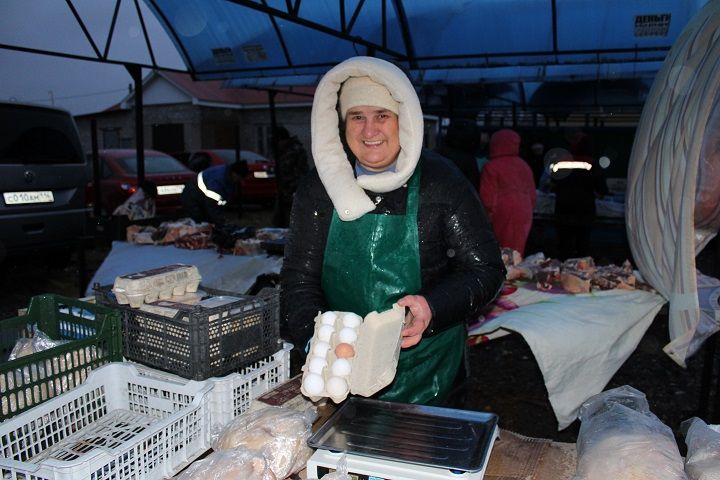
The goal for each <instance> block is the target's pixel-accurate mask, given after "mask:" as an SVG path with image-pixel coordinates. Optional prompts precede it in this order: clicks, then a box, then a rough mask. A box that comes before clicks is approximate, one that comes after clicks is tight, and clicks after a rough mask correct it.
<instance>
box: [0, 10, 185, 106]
mask: <svg viewBox="0 0 720 480" xmlns="http://www.w3.org/2000/svg"><path fill="white" fill-rule="evenodd" d="M139 3H140V5H141V9H142V10H143V16H144V18H145V20H146V22H147V28H148V30H149V32H150V38H151V42H152V44H153V48H154V54H155V57H156V59H157V61H158V63H160V65H161V66H168V67H172V68H182V69H184V66H183V64H182V61H181V59H180V56H179V55H178V54H177V52H176V51H175V48H174V46H173V45H172V43H171V42H170V41H169V40H168V39H167V36H165V34H164V32H163V30H162V27H160V25H159V24H157V23H156V21H155V19H154V16H153V15H152V13H150V12H149V11H148V10H147V9H146V7H145V4H144V2H139ZM73 5H75V8H76V9H77V10H78V13H79V15H80V16H81V18H83V20H84V21H85V23H86V25H87V28H88V30H89V32H90V34H91V35H92V37H93V39H94V40H95V42H96V43H97V44H98V45H99V46H100V48H101V50H102V49H103V47H102V45H105V39H106V38H107V32H108V31H109V25H110V19H111V18H112V13H113V9H114V6H115V0H73ZM0 44H5V45H13V46H21V47H29V48H37V49H54V50H58V51H62V52H65V53H72V54H88V53H92V49H91V47H89V43H88V42H87V40H86V39H85V38H84V35H83V33H82V30H81V29H80V27H79V26H78V24H77V22H76V21H75V19H74V17H73V16H72V13H71V11H70V9H69V8H68V7H67V5H66V3H65V2H64V1H61V0H2V1H1V2H0ZM111 45H112V46H111V49H110V55H109V56H110V58H113V59H116V60H124V59H130V58H132V59H138V60H140V61H141V62H142V63H150V62H149V55H147V49H146V48H145V45H144V40H143V37H142V30H141V28H140V23H139V22H138V20H137V14H136V13H135V11H134V2H132V1H128V0H123V1H122V2H121V8H120V13H119V16H118V22H117V26H116V29H115V34H114V36H113V40H112V43H111ZM144 73H145V74H147V73H148V72H147V71H145V72H144ZM132 83H133V80H132V78H131V76H130V74H129V73H128V72H127V70H126V69H125V68H124V67H123V66H122V65H114V64H105V63H99V62H89V61H83V60H76V59H67V58H60V57H54V56H48V55H40V54H35V53H27V52H18V51H14V50H8V49H5V48H0V100H2V101H7V100H10V101H18V102H29V103H37V104H42V105H54V106H57V107H61V108H65V109H67V110H69V111H70V112H71V113H72V114H73V115H82V114H85V113H93V112H98V111H102V110H104V109H106V108H108V107H111V106H112V105H114V104H116V103H118V102H120V101H121V100H122V99H123V98H124V97H125V96H126V95H127V94H128V91H129V90H128V89H129V86H130V85H131V84H132Z"/></svg>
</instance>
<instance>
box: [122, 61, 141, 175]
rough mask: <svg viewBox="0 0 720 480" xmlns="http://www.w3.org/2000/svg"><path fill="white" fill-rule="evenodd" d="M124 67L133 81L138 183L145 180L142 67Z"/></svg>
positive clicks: (128, 65) (127, 65)
mask: <svg viewBox="0 0 720 480" xmlns="http://www.w3.org/2000/svg"><path fill="white" fill-rule="evenodd" d="M125 68H126V69H127V71H128V73H130V76H131V77H132V79H133V82H134V83H135V156H136V158H137V182H138V185H140V184H141V183H142V182H144V181H145V136H144V133H143V132H144V125H143V94H142V92H143V88H142V69H141V68H140V67H139V66H138V65H130V64H126V65H125Z"/></svg>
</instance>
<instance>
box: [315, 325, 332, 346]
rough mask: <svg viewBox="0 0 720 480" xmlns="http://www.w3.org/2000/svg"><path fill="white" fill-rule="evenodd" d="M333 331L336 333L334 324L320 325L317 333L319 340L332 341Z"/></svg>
mask: <svg viewBox="0 0 720 480" xmlns="http://www.w3.org/2000/svg"><path fill="white" fill-rule="evenodd" d="M333 333H335V327H333V326H332V325H320V328H318V333H317V337H318V340H322V341H323V342H330V337H332V334H333Z"/></svg>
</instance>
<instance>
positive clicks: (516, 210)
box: [480, 128, 537, 255]
mask: <svg viewBox="0 0 720 480" xmlns="http://www.w3.org/2000/svg"><path fill="white" fill-rule="evenodd" d="M519 152H520V135H519V134H518V133H517V132H515V131H514V130H511V129H509V128H505V129H502V130H499V131H497V132H495V133H494V134H493V135H492V136H491V137H490V144H489V159H490V161H489V162H488V163H487V164H486V165H485V167H484V168H483V171H482V174H481V175H480V198H481V199H482V202H483V204H484V205H485V210H486V211H487V213H488V216H489V217H490V222H491V223H492V226H493V230H494V231H495V236H496V237H497V240H498V243H499V244H500V246H501V247H509V248H512V249H513V250H517V251H518V252H520V253H521V254H523V255H524V253H525V243H526V242H527V238H528V235H529V234H530V227H532V218H533V209H534V208H535V200H536V194H537V192H536V191H535V179H534V178H533V172H532V170H531V169H530V167H529V166H528V164H527V162H525V160H523V159H522V158H520V156H519Z"/></svg>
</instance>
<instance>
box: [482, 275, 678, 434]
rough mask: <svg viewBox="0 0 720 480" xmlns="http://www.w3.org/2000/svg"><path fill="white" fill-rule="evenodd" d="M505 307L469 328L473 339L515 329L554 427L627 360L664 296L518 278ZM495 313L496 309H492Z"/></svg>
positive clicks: (560, 426)
mask: <svg viewBox="0 0 720 480" xmlns="http://www.w3.org/2000/svg"><path fill="white" fill-rule="evenodd" d="M516 286H517V287H518V288H517V289H516V290H515V291H513V292H512V293H510V294H508V295H504V296H503V297H502V298H501V299H500V302H499V304H500V305H503V306H504V307H505V309H504V310H502V311H501V312H497V311H496V312H495V313H494V314H493V315H496V316H489V318H487V319H486V320H485V321H482V322H480V323H479V324H477V325H474V326H472V327H471V328H470V331H469V335H471V336H474V337H475V338H476V339H477V341H487V340H492V338H496V337H498V336H501V335H507V334H509V333H511V332H516V333H518V334H520V335H522V336H523V338H524V339H525V341H526V342H527V344H528V346H529V347H530V349H531V350H532V352H533V355H534V357H535V360H536V361H537V364H538V367H539V368H540V371H541V372H542V375H543V379H544V381H545V387H546V388H547V391H548V397H549V400H550V404H551V406H552V408H553V411H554V413H555V416H556V418H557V420H558V429H559V430H562V429H564V428H566V427H567V426H569V425H570V424H571V423H572V422H573V421H574V420H575V419H576V418H577V413H578V410H579V408H580V406H581V405H582V403H583V402H584V401H585V400H587V399H588V398H590V397H591V396H593V395H595V394H597V393H600V392H601V391H603V389H604V388H605V385H607V382H608V381H609V380H610V379H611V378H612V376H613V375H614V374H615V372H617V370H618V369H619V368H620V367H621V366H622V364H623V363H624V362H625V360H627V358H628V357H629V356H630V354H631V353H632V352H633V351H634V350H635V348H636V347H637V345H638V343H639V342H640V340H641V339H642V337H643V335H644V334H645V332H646V330H647V329H648V327H649V326H650V324H651V323H652V321H653V319H654V318H655V315H657V313H658V312H659V310H660V308H661V307H662V306H663V304H664V303H665V300H664V299H663V298H662V297H661V296H660V295H658V294H657V293H654V292H649V291H643V290H621V289H613V290H604V291H596V292H592V293H586V294H569V293H567V292H565V291H564V290H562V289H560V288H554V289H553V290H551V291H540V290H538V289H537V288H535V284H534V282H524V283H518V284H517V285H516ZM498 313H499V314H498Z"/></svg>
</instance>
